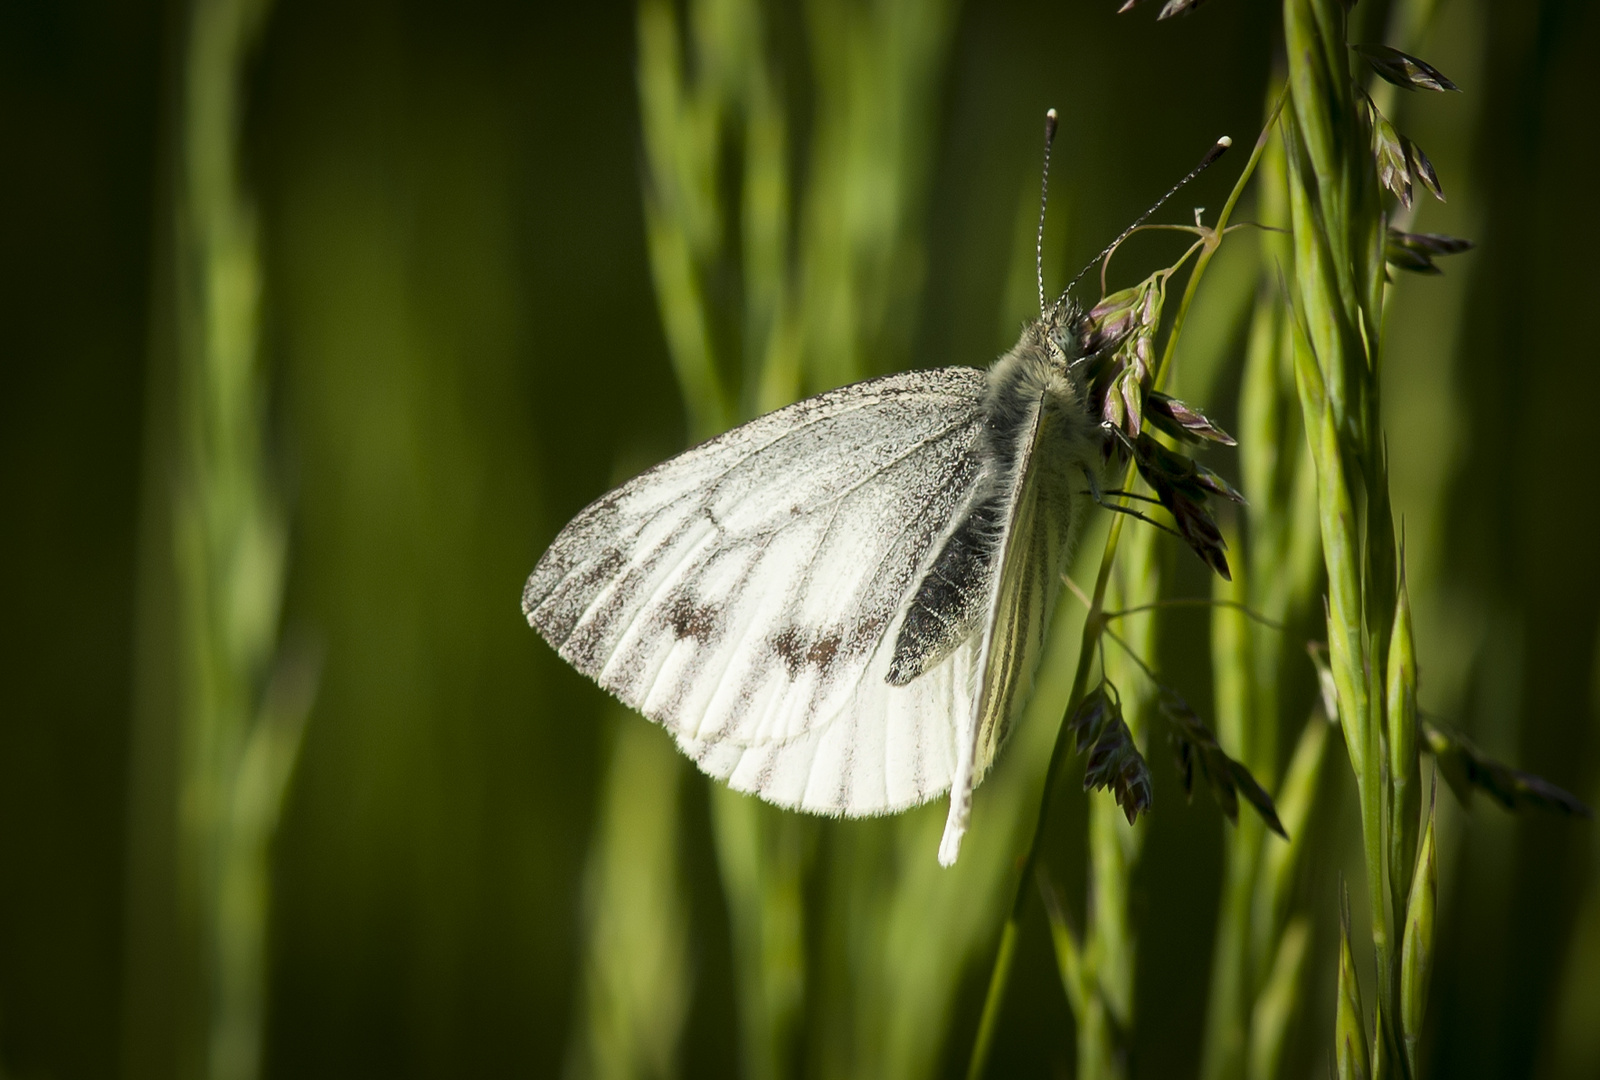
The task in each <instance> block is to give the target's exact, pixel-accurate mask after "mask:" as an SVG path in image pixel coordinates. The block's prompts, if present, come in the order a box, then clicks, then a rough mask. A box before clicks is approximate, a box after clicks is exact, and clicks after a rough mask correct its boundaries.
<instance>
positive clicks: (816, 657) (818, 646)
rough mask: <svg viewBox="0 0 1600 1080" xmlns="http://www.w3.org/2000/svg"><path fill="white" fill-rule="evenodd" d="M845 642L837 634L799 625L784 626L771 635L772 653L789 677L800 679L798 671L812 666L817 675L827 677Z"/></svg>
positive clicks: (836, 632)
mask: <svg viewBox="0 0 1600 1080" xmlns="http://www.w3.org/2000/svg"><path fill="white" fill-rule="evenodd" d="M843 643H844V640H843V638H842V637H841V635H840V634H839V632H838V631H836V630H835V631H807V630H803V629H801V628H800V627H798V626H787V627H784V628H783V629H782V630H779V631H778V632H777V633H776V634H774V635H772V651H773V652H775V653H777V654H778V659H780V660H782V661H783V666H784V667H786V668H788V669H789V678H790V679H791V680H792V679H797V678H799V677H800V669H801V668H804V667H814V668H816V669H817V671H818V673H819V674H822V675H824V676H825V675H827V674H828V669H829V668H831V667H832V666H833V662H834V660H835V659H836V658H837V657H838V655H839V648H840V646H841V645H842V644H843Z"/></svg>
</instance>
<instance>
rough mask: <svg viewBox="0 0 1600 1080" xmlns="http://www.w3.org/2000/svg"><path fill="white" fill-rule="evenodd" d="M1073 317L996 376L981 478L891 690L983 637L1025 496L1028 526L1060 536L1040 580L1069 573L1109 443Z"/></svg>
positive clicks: (989, 389) (915, 619)
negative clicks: (1080, 508) (1033, 504)
mask: <svg viewBox="0 0 1600 1080" xmlns="http://www.w3.org/2000/svg"><path fill="white" fill-rule="evenodd" d="M1075 314H1076V313H1075V312H1071V313H1063V314H1062V316H1061V317H1051V318H1046V319H1040V320H1037V321H1035V322H1033V323H1030V324H1029V325H1028V326H1027V327H1026V328H1024V330H1023V332H1022V336H1021V338H1020V339H1019V340H1018V341H1017V344H1016V346H1015V347H1013V348H1012V349H1011V350H1010V351H1009V352H1007V353H1006V354H1005V355H1004V356H1002V357H1000V359H998V360H996V361H995V363H994V365H993V366H992V367H991V368H990V369H989V372H988V375H987V385H986V387H985V392H984V400H983V416H984V421H985V422H984V424H983V428H982V431H981V434H980V436H979V439H978V445H977V446H976V447H975V448H974V449H975V452H976V455H977V457H978V459H979V468H978V475H977V478H976V481H975V482H974V483H973V484H972V486H971V488H970V490H969V493H968V495H967V499H966V501H965V504H964V505H963V506H962V507H961V508H960V510H959V511H958V512H957V513H956V514H955V515H954V516H953V517H952V519H951V521H950V524H949V526H948V528H947V529H946V532H945V534H944V536H943V537H942V538H941V539H940V541H939V543H938V544H936V545H935V547H934V549H933V551H932V553H931V557H930V559H929V560H928V562H927V563H926V565H925V566H924V568H923V570H922V572H921V575H920V578H919V584H918V586H917V587H916V588H915V589H914V590H913V592H912V595H911V599H910V601H909V603H908V605H907V608H906V613H905V618H904V620H903V621H902V622H901V624H900V631H899V634H898V636H897V640H896V643H895V654H894V663H893V664H892V665H891V667H890V671H889V682H890V683H891V684H893V685H901V686H903V685H906V684H908V683H910V682H911V680H913V679H915V678H916V677H917V676H919V675H920V674H921V673H922V672H924V671H927V670H929V669H930V668H932V667H933V666H934V665H935V664H937V663H938V662H939V661H940V660H942V659H944V658H945V657H946V656H948V655H950V653H951V652H953V651H954V650H955V649H956V648H957V647H959V646H960V645H961V644H962V642H964V641H966V640H967V639H969V638H970V637H971V636H972V635H973V634H975V633H977V632H978V631H979V630H980V628H981V626H982V623H983V617H984V615H985V613H986V612H988V611H989V610H990V609H991V608H992V607H993V600H994V598H993V597H992V596H991V595H990V592H991V591H992V589H993V587H994V583H995V581H996V580H997V577H996V568H997V566H998V564H999V562H1000V561H1001V560H1002V559H1004V557H1005V546H1006V543H1007V541H1008V539H1009V538H1010V537H1011V533H1012V528H1013V526H1014V524H1015V523H1016V520H1017V514H1018V510H1019V505H1018V500H1019V497H1021V496H1022V494H1023V493H1024V492H1027V493H1028V494H1029V496H1030V498H1032V499H1034V500H1036V501H1037V502H1038V503H1039V506H1038V513H1037V514H1036V515H1033V516H1031V517H1030V520H1036V521H1037V522H1038V527H1040V528H1042V529H1045V530H1047V531H1049V532H1052V533H1055V534H1058V535H1055V536H1052V537H1051V538H1050V540H1049V542H1047V543H1046V544H1045V547H1047V548H1048V549H1049V550H1050V551H1051V552H1052V554H1053V555H1055V558H1054V559H1053V560H1051V561H1052V565H1050V566H1041V567H1039V568H1038V571H1039V572H1041V573H1043V574H1046V575H1048V576H1050V577H1052V578H1053V577H1055V576H1056V575H1057V574H1058V573H1059V572H1060V571H1061V570H1062V569H1064V568H1065V567H1064V565H1055V564H1056V563H1062V564H1064V562H1065V558H1066V555H1067V553H1068V552H1069V551H1070V548H1071V543H1072V535H1071V533H1072V532H1073V531H1074V526H1076V524H1077V523H1078V522H1079V521H1080V520H1081V518H1082V516H1083V515H1082V514H1081V513H1078V512H1077V510H1076V504H1077V503H1078V502H1079V501H1081V500H1080V495H1081V493H1083V492H1085V491H1087V490H1088V488H1089V486H1090V485H1089V480H1088V477H1087V474H1088V473H1089V472H1090V471H1091V470H1097V469H1098V468H1099V467H1100V465H1101V463H1102V461H1103V454H1102V452H1101V447H1102V445H1103V442H1104V435H1103V432H1102V429H1101V427H1100V425H1099V423H1098V422H1097V420H1096V418H1095V417H1094V415H1093V414H1092V412H1091V411H1090V409H1089V405H1088V400H1087V393H1086V390H1085V387H1084V384H1083V380H1082V378H1081V377H1080V376H1079V374H1078V370H1079V367H1081V365H1077V364H1076V361H1077V360H1078V359H1079V358H1080V357H1081V356H1082V353H1083V350H1082V348H1081V346H1080V345H1079V342H1080V341H1081V340H1082V338H1081V335H1079V334H1078V333H1076V323H1077V319H1076V318H1075ZM1054 315H1055V313H1052V316H1054ZM1047 591H1048V590H1047Z"/></svg>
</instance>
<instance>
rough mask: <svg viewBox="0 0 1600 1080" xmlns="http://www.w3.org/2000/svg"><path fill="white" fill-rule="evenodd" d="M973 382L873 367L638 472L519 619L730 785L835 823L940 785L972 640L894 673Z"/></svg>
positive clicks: (974, 659)
mask: <svg viewBox="0 0 1600 1080" xmlns="http://www.w3.org/2000/svg"><path fill="white" fill-rule="evenodd" d="M984 386H985V376H984V374H983V373H982V372H979V371H976V370H973V369H969V368H948V369H943V370H938V371H923V372H912V373H908V374H904V375H894V376H887V377H885V378H881V379H874V380H870V381H868V382H865V383H858V384H855V385H853V386H848V387H844V388H841V389H839V390H835V391H832V392H830V393H827V394H823V395H820V396H818V397H815V398H811V399H809V400H807V401H803V402H800V403H798V404H796V405H792V406H790V407H788V408H786V409H781V410H779V411H777V412H775V413H770V414H768V415H766V416H763V417H761V418H759V419H757V420H754V421H752V422H750V423H748V424H745V425H744V426H742V427H739V428H736V429H734V430H733V431H730V432H727V433H726V434H724V435H722V436H719V437H718V438H715V439H712V440H711V441H709V442H706V443H703V444H701V445H700V446H698V447H695V448H694V449H691V450H689V451H686V452H685V453H683V454H681V455H679V456H678V457H676V458H673V459H672V460H670V461H667V462H665V463H663V464H662V465H659V466H657V467H656V468H654V469H651V470H650V471H648V472H646V473H644V474H643V475H641V476H639V477H637V478H636V479H634V480H633V481H631V482H629V483H627V484H625V485H623V486H622V487H620V488H618V489H617V490H615V491H613V492H611V493H610V494H608V495H606V496H605V497H603V498H601V499H600V500H599V501H597V502H595V503H594V504H593V505H591V506H590V507H588V508H587V509H586V510H584V511H583V512H582V513H581V514H579V515H578V517H577V518H575V519H574V520H573V521H572V523H571V524H569V525H568V526H567V527H566V528H565V529H564V530H563V531H562V532H561V534H560V535H559V536H558V537H557V538H556V540H555V542H554V543H553V544H552V545H551V547H550V550H549V551H548V552H546V553H545V555H544V557H543V558H542V559H541V560H540V562H539V565H538V567H537V568H536V569H535V570H534V572H533V575H532V577H531V578H529V580H528V584H527V588H526V589H525V590H524V593H523V610H524V611H525V613H526V614H527V616H528V621H529V622H530V623H531V624H532V625H533V626H534V627H535V628H536V629H538V630H539V632H540V633H541V634H543V635H544V637H545V638H546V640H548V641H549V642H550V643H551V645H553V646H554V647H555V648H556V650H557V651H558V652H559V653H560V654H561V656H562V657H563V658H564V659H566V660H567V661H568V662H569V663H571V664H572V665H573V666H574V667H576V668H578V670H580V671H582V672H584V673H585V674H587V675H589V676H591V677H593V678H594V679H595V680H596V681H597V682H598V683H599V684H600V685H601V686H602V687H604V688H605V689H607V690H609V691H611V692H612V693H613V694H615V695H616V696H617V697H618V698H619V699H621V700H622V701H623V702H624V703H625V704H627V705H629V706H631V707H633V708H635V709H637V710H638V711H640V712H642V713H643V714H644V715H645V716H647V717H649V718H651V719H652V720H655V721H657V722H658V723H660V724H662V725H663V726H664V727H666V728H667V729H668V730H669V731H671V732H672V733H673V735H674V736H675V737H676V739H677V741H678V745H679V746H680V747H681V748H682V749H683V750H684V751H685V752H686V753H687V754H689V755H690V756H691V757H693V758H694V759H695V761H696V762H698V763H699V765H700V767H701V768H702V769H703V770H704V771H706V772H707V773H710V774H711V775H712V776H715V777H718V778H721V779H725V780H727V781H728V783H729V785H730V786H732V787H734V788H735V789H737V790H740V791H748V792H754V793H756V794H759V795H761V796H762V797H763V798H765V799H767V800H768V801H770V802H773V803H776V804H778V805H780V806H789V807H798V808H801V809H805V810H809V811H814V812H821V813H842V814H848V815H863V814H874V813H885V812H890V811H893V810H898V809H902V808H904V807H907V806H911V805H915V804H916V803H919V802H923V801H926V800H927V799H929V798H932V797H933V796H935V795H937V794H940V793H941V792H943V791H944V790H945V789H946V788H947V787H948V786H949V784H950V780H951V777H952V775H953V773H954V771H955V769H956V766H957V760H958V758H959V757H960V755H961V753H962V750H961V746H962V744H963V741H964V737H963V736H962V735H960V733H962V732H970V731H972V730H973V726H974V725H973V719H972V716H971V715H970V714H971V712H972V709H973V704H974V698H973V690H972V688H973V686H974V685H975V684H976V680H977V670H978V659H979V649H980V644H981V642H980V640H979V639H978V637H977V636H976V635H974V636H973V638H972V639H971V640H970V641H968V642H966V643H964V644H963V645H961V646H960V647H958V648H956V649H954V650H953V651H951V652H950V653H949V655H948V656H946V657H945V658H944V659H943V660H941V662H940V663H938V664H937V665H934V666H932V667H931V668H930V669H929V670H927V671H925V672H923V673H922V674H921V675H920V676H919V677H918V678H916V679H915V680H913V681H911V682H910V683H909V684H907V685H900V686H897V685H891V684H890V682H889V679H888V673H889V667H890V664H891V661H892V656H893V652H894V648H893V643H894V640H895V635H894V631H895V628H896V626H897V625H898V623H899V622H900V620H901V619H902V618H903V615H904V611H903V609H904V607H905V605H906V599H907V596H908V594H909V592H910V591H911V589H912V588H913V587H914V586H915V585H916V578H917V575H918V573H919V572H921V571H922V570H923V569H924V568H925V566H926V564H927V563H928V561H929V559H930V552H931V550H932V549H933V547H934V545H935V544H936V543H937V542H938V540H939V539H940V538H941V537H942V536H943V535H945V534H946V533H947V532H948V528H949V525H950V522H951V520H952V517H953V516H954V515H956V514H957V513H959V511H960V509H961V507H962V506H963V505H965V501H966V499H967V496H968V494H969V492H970V489H971V487H972V485H973V484H974V483H975V482H976V480H977V477H978V473H979V471H980V462H979V461H978V458H977V455H976V453H975V451H976V448H977V446H978V442H979V438H980V433H981V429H982V425H983V422H984V421H983V417H982V400H983V393H984ZM965 741H966V742H968V743H970V739H965Z"/></svg>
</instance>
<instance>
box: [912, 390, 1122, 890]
mask: <svg viewBox="0 0 1600 1080" xmlns="http://www.w3.org/2000/svg"><path fill="white" fill-rule="evenodd" d="M1010 427H1011V431H1012V432H1013V434H1009V435H1006V438H1007V441H1009V442H1010V443H1011V445H1010V447H1009V448H1008V449H1007V450H1003V451H1002V452H1001V454H1000V461H999V462H998V464H999V466H1000V467H1002V468H1004V469H1006V477H1005V482H1004V484H1003V487H1002V491H1003V496H1002V511H1001V513H1000V514H999V517H1000V520H1001V521H1002V522H1003V532H1002V536H1003V540H1002V542H1001V549H1000V550H1001V556H1000V559H999V562H998V566H997V567H996V568H995V570H994V572H993V573H992V574H991V575H990V578H989V602H988V613H987V617H986V618H985V619H984V622H983V633H982V636H981V639H980V641H979V648H978V657H977V670H978V673H979V674H978V680H977V683H976V686H975V689H974V696H975V701H974V705H973V708H972V709H970V710H969V711H967V712H966V713H964V714H962V715H963V716H964V717H966V718H967V719H968V726H967V727H965V728H963V729H962V730H961V731H959V732H958V733H957V736H958V740H959V741H958V744H957V757H956V767H955V774H954V776H953V777H952V781H951V786H950V811H949V816H948V817H947V819H946V821H945V832H944V836H943V838H942V839H941V840H940V843H939V861H940V862H941V863H942V864H944V865H945V866H950V865H952V864H953V863H954V862H955V861H956V856H957V855H958V854H959V852H960V849H961V838H962V836H964V835H965V833H966V830H967V823H968V821H969V819H970V818H971V814H972V790H973V788H974V787H976V786H977V784H978V782H979V781H980V780H982V779H983V776H984V774H985V773H986V772H988V770H989V766H990V765H992V764H993V763H994V757H995V754H996V752H997V751H998V750H999V748H1000V745H1001V743H1003V742H1004V741H1005V737H1006V735H1007V733H1008V732H1009V730H1010V727H1011V724H1012V723H1013V722H1014V721H1015V720H1016V718H1017V717H1018V716H1019V715H1020V713H1021V712H1022V709H1023V707H1024V706H1025V705H1026V704H1027V702H1028V698H1029V697H1030V696H1031V694H1032V690H1033V678H1034V674H1035V672H1036V671H1037V670H1038V666H1039V660H1040V657H1041V656H1042V655H1043V652H1044V639H1045V633H1046V631H1047V629H1048V627H1049V625H1050V615H1051V613H1052V611H1054V609H1055V603H1056V598H1057V596H1058V595H1059V593H1060V589H1061V575H1062V572H1063V571H1064V570H1065V569H1066V564H1067V560H1068V557H1069V555H1070V553H1071V544H1072V540H1073V531H1074V526H1075V525H1076V524H1077V522H1078V520H1079V518H1080V517H1081V516H1082V515H1081V514H1080V513H1079V512H1078V506H1079V505H1080V504H1081V501H1082V497H1081V495H1079V494H1077V493H1076V492H1075V490H1074V489H1075V487H1078V486H1081V483H1079V482H1080V481H1081V480H1082V477H1081V476H1080V475H1077V474H1080V473H1081V472H1082V471H1083V468H1084V463H1085V462H1087V461H1089V460H1091V458H1090V451H1089V450H1088V448H1087V443H1086V439H1085V436H1084V431H1085V428H1084V424H1083V421H1082V420H1081V418H1079V417H1078V416H1077V415H1076V414H1075V413H1074V412H1073V411H1063V410H1061V409H1059V408H1055V407H1049V406H1047V404H1046V401H1045V399H1044V398H1043V397H1042V396H1041V397H1040V398H1038V399H1036V400H1035V401H1034V402H1033V403H1032V404H1031V405H1029V406H1028V407H1027V408H1026V409H1025V410H1024V411H1023V412H1022V414H1021V415H1020V416H1019V417H1017V418H1016V421H1015V423H1014V424H1013V425H1010Z"/></svg>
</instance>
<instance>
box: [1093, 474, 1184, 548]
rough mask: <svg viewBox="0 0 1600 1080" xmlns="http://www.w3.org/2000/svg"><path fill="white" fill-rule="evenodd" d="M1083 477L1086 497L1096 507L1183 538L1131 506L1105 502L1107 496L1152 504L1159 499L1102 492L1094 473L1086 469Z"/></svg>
mask: <svg viewBox="0 0 1600 1080" xmlns="http://www.w3.org/2000/svg"><path fill="white" fill-rule="evenodd" d="M1083 476H1084V479H1086V480H1088V481H1089V491H1088V495H1089V497H1090V498H1091V499H1093V500H1094V501H1095V504H1096V505H1097V506H1103V507H1105V508H1106V509H1107V510H1111V511H1114V512H1116V513H1118V514H1127V515H1128V516H1129V517H1134V518H1138V519H1139V520H1140V521H1142V522H1144V523H1145V524H1146V525H1153V526H1155V527H1156V528H1158V529H1160V530H1161V531H1162V532H1164V533H1171V534H1172V535H1173V536H1176V537H1178V538H1179V539H1182V538H1183V537H1182V534H1181V533H1179V532H1178V530H1176V529H1174V528H1172V527H1171V526H1170V525H1163V524H1161V522H1159V521H1157V520H1155V519H1154V518H1152V517H1150V516H1149V515H1147V514H1143V513H1140V512H1139V511H1138V510H1135V509H1134V508H1133V507H1131V506H1118V505H1117V504H1116V503H1114V502H1107V501H1106V496H1107V495H1117V496H1121V497H1122V498H1125V499H1142V500H1144V501H1146V502H1153V503H1160V501H1161V500H1160V499H1152V498H1150V497H1149V496H1148V495H1135V494H1133V493H1132V492H1129V491H1108V492H1103V491H1101V490H1100V483H1099V481H1097V480H1096V479H1095V478H1094V473H1092V472H1090V471H1089V470H1088V469H1085V470H1084V471H1083Z"/></svg>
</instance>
